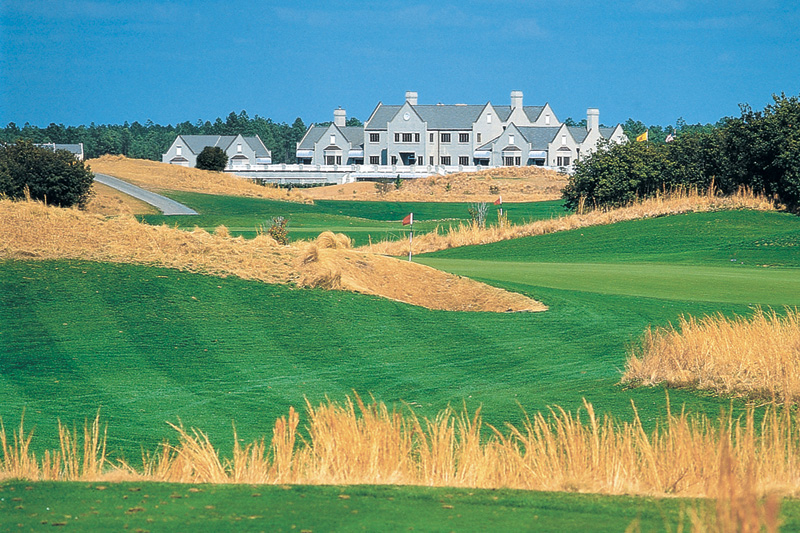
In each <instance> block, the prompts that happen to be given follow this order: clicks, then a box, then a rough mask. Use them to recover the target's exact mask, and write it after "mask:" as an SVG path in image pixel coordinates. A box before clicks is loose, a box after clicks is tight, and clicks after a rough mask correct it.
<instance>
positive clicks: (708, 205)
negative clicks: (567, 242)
mask: <svg viewBox="0 0 800 533" xmlns="http://www.w3.org/2000/svg"><path fill="white" fill-rule="evenodd" d="M721 209H757V210H760V211H770V210H774V209H775V205H774V203H773V202H771V201H769V200H768V199H767V198H765V197H764V196H761V195H756V194H753V193H752V192H751V191H746V190H740V191H739V192H738V193H736V194H734V195H731V196H716V195H715V194H713V192H712V193H709V194H699V193H698V192H697V191H696V190H694V191H688V192H687V191H675V192H673V193H670V194H669V195H666V196H659V197H656V198H649V199H646V200H642V201H640V202H638V203H635V204H633V205H630V206H628V207H622V208H617V209H610V210H595V211H590V212H588V213H579V214H573V215H565V216H562V217H558V218H552V219H549V220H537V221H534V222H529V223H527V224H520V225H516V224H510V223H508V222H505V221H501V223H499V224H497V225H492V226H488V227H485V228H484V227H480V226H479V225H477V224H464V223H459V225H458V226H456V227H453V226H450V228H449V229H448V231H447V232H445V233H439V232H438V231H432V232H430V233H424V234H421V235H419V236H416V235H415V237H414V244H413V246H414V250H413V251H414V253H415V254H421V253H427V252H436V251H439V250H446V249H448V248H456V247H458V246H471V245H476V244H488V243H492V242H498V241H505V240H509V239H516V238H519V237H529V236H532V235H545V234H548V233H555V232H557V231H568V230H573V229H578V228H585V227H588V226H600V225H605V224H614V223H617V222H624V221H628V220H639V219H643V218H652V217H659V216H665V215H676V214H679V213H689V212H705V211H716V210H721ZM408 247H409V243H408V241H407V240H397V241H382V242H377V243H372V244H369V245H367V246H364V247H362V249H363V250H367V251H370V252H372V253H378V254H384V255H394V256H404V255H408Z"/></svg>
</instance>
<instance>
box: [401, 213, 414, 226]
mask: <svg viewBox="0 0 800 533" xmlns="http://www.w3.org/2000/svg"><path fill="white" fill-rule="evenodd" d="M413 223H414V213H409V214H408V215H407V216H406V218H404V219H403V225H404V226H408V225H409V224H413Z"/></svg>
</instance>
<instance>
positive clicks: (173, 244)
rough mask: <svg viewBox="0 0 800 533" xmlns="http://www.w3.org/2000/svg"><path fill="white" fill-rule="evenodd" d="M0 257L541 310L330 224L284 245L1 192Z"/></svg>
mask: <svg viewBox="0 0 800 533" xmlns="http://www.w3.org/2000/svg"><path fill="white" fill-rule="evenodd" d="M0 233H2V234H4V235H5V239H4V242H2V243H0V258H3V257H5V258H40V259H60V258H69V259H74V258H79V259H92V260H99V261H113V262H120V263H139V264H158V265H162V266H170V267H174V268H178V269H181V270H186V271H191V272H204V273H212V274H215V275H218V276H228V275H235V276H239V277H241V278H244V279H257V280H260V281H266V282H268V283H298V284H300V285H303V286H310V287H323V288H326V289H341V290H349V291H355V292H361V293H366V294H377V295H381V296H384V297H387V298H392V299H395V300H400V301H404V302H408V303H413V304H415V305H422V306H424V307H428V308H431V309H448V310H454V311H494V312H506V311H542V310H544V309H545V307H544V306H543V305H541V304H540V303H538V302H535V301H533V300H532V299H530V298H528V297H525V296H522V295H519V294H511V293H509V292H507V291H504V290H501V289H498V288H495V287H490V286H488V285H485V284H482V283H477V282H474V281H472V280H469V279H464V278H461V277H456V276H452V275H449V274H446V273H443V272H439V271H436V270H434V269H432V268H429V267H426V266H424V265H419V264H416V263H410V262H406V261H398V260H395V259H392V258H387V257H380V256H376V255H372V254H365V253H361V252H357V251H354V250H351V249H350V247H351V246H350V239H349V238H348V237H347V236H341V239H338V240H337V239H335V238H334V239H332V237H334V234H333V233H331V232H326V233H323V234H321V235H320V236H319V237H317V239H316V241H314V242H313V243H310V244H307V245H303V246H280V245H278V243H277V242H276V241H275V240H273V239H272V238H271V237H269V236H267V235H263V234H260V235H258V236H257V237H256V238H254V239H251V240H247V241H246V240H244V239H242V238H231V236H230V234H229V232H228V229H227V228H226V227H224V226H220V227H218V228H217V229H216V230H215V232H214V234H213V235H212V234H210V233H208V232H206V231H204V230H201V229H199V228H198V229H195V230H194V231H192V232H191V233H189V232H184V231H180V230H178V229H176V228H169V227H167V226H149V225H145V224H141V223H139V222H137V221H136V220H135V219H134V218H133V217H119V218H116V219H106V218H103V217H100V216H92V215H87V214H85V213H82V212H79V211H77V210H74V209H60V208H53V207H47V206H45V205H42V204H39V203H35V202H11V201H8V200H5V201H4V200H0Z"/></svg>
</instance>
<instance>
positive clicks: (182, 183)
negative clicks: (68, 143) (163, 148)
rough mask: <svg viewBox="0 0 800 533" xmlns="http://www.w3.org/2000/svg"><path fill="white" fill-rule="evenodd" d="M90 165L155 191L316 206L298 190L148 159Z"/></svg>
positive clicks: (109, 158)
mask: <svg viewBox="0 0 800 533" xmlns="http://www.w3.org/2000/svg"><path fill="white" fill-rule="evenodd" d="M87 164H88V165H89V166H91V169H92V171H93V172H98V173H100V174H108V175H109V176H114V177H115V178H119V179H122V180H125V181H127V182H130V183H133V184H134V185H137V186H139V187H142V188H143V189H148V190H152V191H168V190H169V191H189V192H198V193H205V194H222V195H227V196H247V197H251V198H269V199H273V200H288V201H292V202H301V203H313V201H312V200H309V199H308V198H306V197H305V196H304V195H303V194H302V193H300V192H297V191H295V190H293V191H289V190H287V189H280V188H278V187H273V186H261V185H256V184H255V183H253V182H251V181H249V180H247V179H245V178H240V177H236V176H234V175H232V174H229V173H225V172H211V171H209V170H199V169H196V168H187V167H181V166H178V165H170V164H168V163H159V162H157V161H149V160H146V159H129V158H127V157H125V156H121V155H104V156H101V157H99V158H97V159H90V160H89V161H87Z"/></svg>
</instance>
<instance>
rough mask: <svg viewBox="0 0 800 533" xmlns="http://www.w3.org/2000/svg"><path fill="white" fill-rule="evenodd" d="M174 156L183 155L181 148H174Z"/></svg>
mask: <svg viewBox="0 0 800 533" xmlns="http://www.w3.org/2000/svg"><path fill="white" fill-rule="evenodd" d="M175 154H176V155H183V146H176V147H175Z"/></svg>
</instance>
